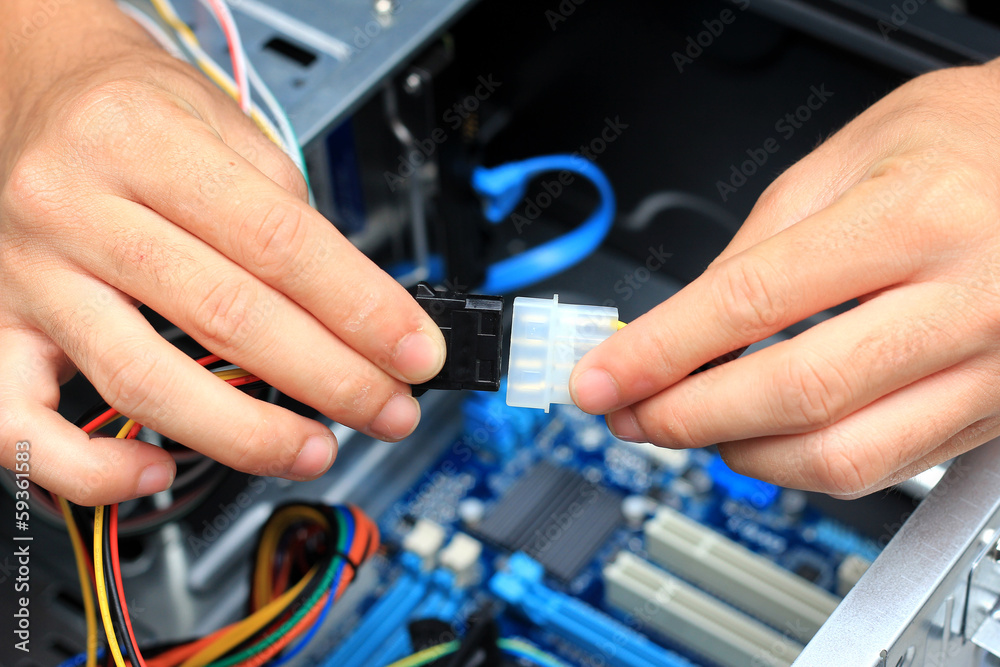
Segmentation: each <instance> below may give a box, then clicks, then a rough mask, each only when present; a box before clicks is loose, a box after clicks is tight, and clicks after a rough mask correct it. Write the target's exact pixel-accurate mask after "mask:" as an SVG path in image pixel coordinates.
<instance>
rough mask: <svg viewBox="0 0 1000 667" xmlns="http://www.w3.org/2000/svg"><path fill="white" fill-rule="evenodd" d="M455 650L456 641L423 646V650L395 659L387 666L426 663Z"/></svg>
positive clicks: (413, 665) (456, 647) (394, 666)
mask: <svg viewBox="0 0 1000 667" xmlns="http://www.w3.org/2000/svg"><path fill="white" fill-rule="evenodd" d="M457 650H458V642H457V641H455V642H448V643H447V644H438V645H437V646H431V647H430V648H425V649H424V650H423V651H418V652H416V653H414V654H413V655H411V656H407V657H405V658H403V659H402V660H397V661H396V662H394V663H392V664H391V665H389V666H388V667H416V666H417V665H426V664H427V663H429V662H431V661H433V660H437V659H438V658H440V657H442V656H445V655H448V654H449V653H454V652H455V651H457Z"/></svg>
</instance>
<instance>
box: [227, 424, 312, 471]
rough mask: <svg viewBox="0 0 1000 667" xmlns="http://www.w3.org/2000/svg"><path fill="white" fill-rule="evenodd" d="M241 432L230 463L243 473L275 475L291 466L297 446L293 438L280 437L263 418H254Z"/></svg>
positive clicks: (234, 444)
mask: <svg viewBox="0 0 1000 667" xmlns="http://www.w3.org/2000/svg"><path fill="white" fill-rule="evenodd" d="M245 429H246V430H245V432H244V433H241V434H239V435H238V436H237V437H236V439H235V441H234V442H233V446H232V447H231V449H230V451H231V452H232V457H231V463H230V466H231V467H233V468H235V469H236V470H239V471H241V472H247V473H252V474H254V475H265V476H269V477H274V476H278V475H281V474H282V473H284V472H286V471H287V470H288V469H289V468H291V467H292V464H294V463H295V459H296V457H297V456H298V448H297V447H295V446H294V443H292V441H291V439H290V438H288V437H281V434H280V432H279V431H278V430H276V429H275V428H274V427H272V426H271V425H270V422H269V420H267V419H264V418H259V419H255V420H253V421H252V422H250V423H249V424H248V425H247V426H246V427H245Z"/></svg>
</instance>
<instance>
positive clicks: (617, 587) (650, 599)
mask: <svg viewBox="0 0 1000 667" xmlns="http://www.w3.org/2000/svg"><path fill="white" fill-rule="evenodd" d="M604 594H605V597H606V599H607V602H608V604H609V605H611V606H612V607H614V608H616V609H618V610H620V611H622V612H624V613H626V614H628V615H629V616H630V617H631V618H632V619H633V620H635V621H637V622H639V623H641V624H643V625H646V626H648V627H650V628H653V629H655V630H656V631H658V632H660V633H662V634H663V635H664V636H666V637H668V638H670V639H671V640H673V641H674V642H676V643H677V644H678V645H680V646H685V647H687V648H689V649H690V650H692V651H694V652H696V653H698V654H700V655H703V656H705V657H706V658H708V659H710V660H713V661H715V662H717V663H719V664H720V665H723V667H790V666H791V664H792V662H794V661H795V658H796V656H798V654H799V653H800V652H801V651H802V646H801V645H800V644H797V643H795V642H793V641H791V640H789V639H787V638H786V637H784V636H782V635H781V634H779V633H778V632H776V631H775V630H773V629H772V628H769V627H767V626H766V625H764V624H763V623H761V622H760V621H757V620H755V619H753V618H751V617H749V616H747V615H746V614H744V613H743V612H741V611H738V610H736V609H733V608H732V607H730V606H729V605H727V604H724V603H723V602H720V601H719V600H717V599H715V598H713V597H712V596H710V595H708V594H707V593H704V592H702V591H700V590H698V589H697V588H694V587H693V586H691V585H689V584H687V583H685V582H683V581H681V580H680V579H678V578H676V577H673V576H671V575H669V574H667V573H666V572H664V571H663V570H661V569H660V568H658V567H656V566H655V565H652V564H650V563H647V562H646V561H644V560H642V559H640V558H638V557H637V556H634V555H633V554H631V553H628V552H624V551H623V552H620V553H619V554H618V556H617V557H616V558H615V560H614V561H613V562H612V563H610V564H609V565H608V566H606V567H605V568H604Z"/></svg>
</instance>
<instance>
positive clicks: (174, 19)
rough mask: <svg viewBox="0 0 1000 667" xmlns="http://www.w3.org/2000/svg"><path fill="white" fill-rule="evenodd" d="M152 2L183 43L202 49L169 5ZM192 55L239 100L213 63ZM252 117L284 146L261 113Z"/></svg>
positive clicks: (252, 113)
mask: <svg viewBox="0 0 1000 667" xmlns="http://www.w3.org/2000/svg"><path fill="white" fill-rule="evenodd" d="M150 1H151V2H152V3H153V8H154V9H155V10H156V13H157V14H159V15H160V18H162V19H163V20H164V21H166V22H167V25H169V26H170V27H171V28H173V29H174V31H175V32H176V33H177V34H178V35H180V37H181V39H182V40H183V41H185V42H188V43H189V45H192V44H193V45H194V46H196V47H199V48H200V46H201V44H200V43H199V41H198V37H197V35H195V34H194V31H193V30H191V28H190V27H188V25H187V24H186V23H184V21H182V20H181V18H180V17H179V16H177V14H175V13H174V12H173V10H172V9H171V8H170V6H169V5H167V4H166V3H165V2H164V1H163V0H150ZM191 55H192V57H194V59H195V63H196V64H197V65H198V68H199V69H200V70H201V71H202V72H204V74H205V76H207V77H208V78H209V79H211V80H212V82H213V83H215V85H217V86H218V87H219V88H221V89H222V90H224V91H225V92H226V94H227V95H229V96H230V97H231V98H233V99H234V100H236V99H239V91H238V90H237V89H236V87H235V86H233V85H232V84H231V83H230V82H229V81H228V80H227V79H224V78H223V77H221V76H219V73H218V72H216V71H215V68H214V67H213V64H212V63H210V62H208V61H207V60H205V59H204V58H201V57H200V56H198V54H197V53H192V54H191ZM250 116H251V118H253V120H254V123H256V124H257V127H259V128H260V130H261V131H262V132H263V133H264V134H265V135H267V138H268V139H270V140H271V141H273V142H274V143H275V144H277V145H278V146H282V145H283V143H282V141H281V140H280V139H279V138H278V137H276V136H275V135H274V134H273V133H272V132H271V130H270V128H268V127H267V125H266V124H265V123H264V122H263V121H262V120H261V118H260V114H259V113H257V112H256V111H251V113H250Z"/></svg>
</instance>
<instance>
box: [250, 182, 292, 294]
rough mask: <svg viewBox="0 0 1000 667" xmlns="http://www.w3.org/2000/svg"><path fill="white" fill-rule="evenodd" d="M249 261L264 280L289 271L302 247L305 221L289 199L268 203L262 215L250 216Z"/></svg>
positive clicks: (283, 274)
mask: <svg viewBox="0 0 1000 667" xmlns="http://www.w3.org/2000/svg"><path fill="white" fill-rule="evenodd" d="M247 225H248V226H252V227H253V229H252V230H249V231H250V239H251V253H252V257H251V260H252V261H253V263H254V267H255V269H256V270H257V271H258V272H260V273H261V275H263V276H264V277H265V279H274V278H282V277H284V276H286V275H288V274H289V273H291V272H292V271H293V270H294V268H295V264H296V263H297V262H298V261H299V255H300V254H301V251H302V250H303V248H304V246H305V238H304V235H305V230H306V225H305V220H304V217H303V211H302V209H301V208H300V207H299V206H298V205H296V204H295V203H292V202H289V201H285V200H282V201H278V202H274V203H273V204H271V205H270V206H269V207H268V208H267V210H265V211H264V213H263V215H261V216H259V217H257V216H251V218H250V219H249V220H248V221H247Z"/></svg>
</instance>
